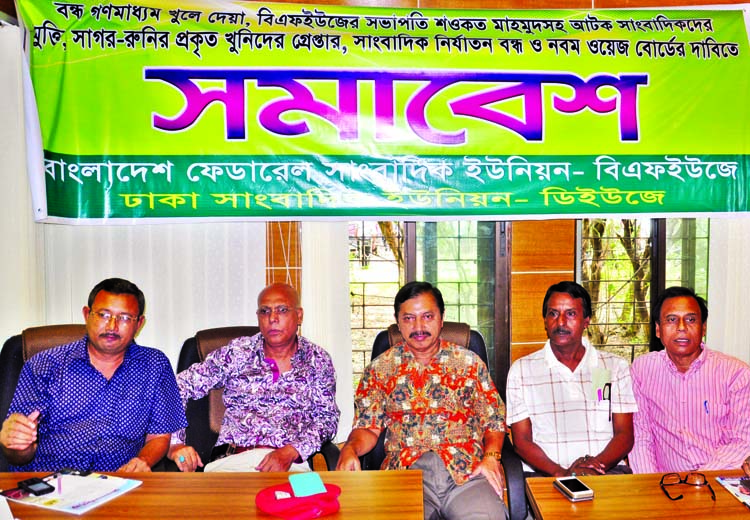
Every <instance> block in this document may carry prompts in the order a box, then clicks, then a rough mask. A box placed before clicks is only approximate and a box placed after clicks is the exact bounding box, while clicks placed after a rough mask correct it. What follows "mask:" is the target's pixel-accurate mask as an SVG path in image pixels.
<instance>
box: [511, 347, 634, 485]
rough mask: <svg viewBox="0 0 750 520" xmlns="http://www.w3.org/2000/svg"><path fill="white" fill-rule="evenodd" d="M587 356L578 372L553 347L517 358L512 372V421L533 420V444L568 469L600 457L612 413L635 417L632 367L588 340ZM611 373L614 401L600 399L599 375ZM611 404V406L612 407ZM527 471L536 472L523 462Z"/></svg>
mask: <svg viewBox="0 0 750 520" xmlns="http://www.w3.org/2000/svg"><path fill="white" fill-rule="evenodd" d="M583 345H584V347H585V348H586V353H585V354H584V356H583V358H582V359H581V361H580V363H578V366H577V367H576V369H575V370H574V371H572V372H571V370H570V369H569V368H568V367H566V366H565V365H563V364H562V363H560V361H558V360H557V358H556V357H555V354H554V353H553V352H552V348H551V347H550V344H549V340H548V341H547V343H546V345H545V346H544V348H543V349H541V350H538V351H536V352H534V353H532V354H529V355H528V356H524V357H522V358H521V359H519V360H517V361H516V362H515V363H513V365H512V366H511V367H510V371H509V372H508V387H507V407H508V414H507V417H506V421H507V423H508V424H509V425H510V426H511V427H513V424H514V423H517V422H519V421H523V420H524V419H527V418H528V419H530V420H531V431H532V434H533V436H534V437H533V441H534V444H536V445H538V446H539V447H540V448H541V449H542V450H543V451H544V453H545V454H546V455H547V457H549V458H550V459H551V460H553V461H554V462H555V463H557V464H559V465H561V466H563V467H565V468H567V467H569V466H570V465H571V464H573V462H574V461H575V460H576V459H577V458H578V457H581V456H583V455H587V454H592V455H597V454H599V453H601V452H602V451H603V450H604V448H606V447H607V445H608V444H609V442H610V441H611V440H612V437H613V436H614V430H613V427H612V424H613V423H612V420H611V418H610V411H611V413H633V412H635V411H636V409H637V408H636V404H635V398H634V397H633V388H632V383H631V380H630V371H629V369H628V363H627V361H625V360H624V359H623V358H621V357H619V356H616V355H614V354H610V353H609V352H603V351H600V350H596V348H594V347H593V346H592V345H591V343H590V342H589V341H588V339H586V338H583ZM605 371H608V376H609V382H610V384H611V389H610V396H609V397H610V398H611V400H608V399H600V398H599V397H598V396H597V395H596V390H595V389H594V373H595V372H599V373H605ZM610 406H611V408H610ZM524 469H525V470H526V471H534V469H533V468H532V467H530V466H528V465H527V464H525V463H524Z"/></svg>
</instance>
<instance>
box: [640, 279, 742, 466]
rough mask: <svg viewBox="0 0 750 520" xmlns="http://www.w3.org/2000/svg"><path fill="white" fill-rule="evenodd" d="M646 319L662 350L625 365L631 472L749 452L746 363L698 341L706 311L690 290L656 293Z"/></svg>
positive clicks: (727, 462)
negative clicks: (631, 395)
mask: <svg viewBox="0 0 750 520" xmlns="http://www.w3.org/2000/svg"><path fill="white" fill-rule="evenodd" d="M651 316H652V318H653V320H654V325H655V327H656V329H655V330H656V337H657V338H659V339H660V340H661V343H662V345H664V350H662V351H658V352H650V353H648V354H645V355H643V356H640V357H638V358H636V360H635V361H634V362H633V366H632V374H633V389H634V390H635V398H636V401H638V413H637V414H635V447H634V448H633V452H632V453H631V454H630V464H631V466H632V467H633V470H634V471H635V472H636V473H657V472H658V473H667V472H681V471H696V470H718V469H734V468H737V467H739V466H740V465H741V464H742V463H743V460H745V456H746V455H747V454H748V453H750V367H748V365H747V364H745V363H743V362H742V361H740V360H739V359H736V358H733V357H731V356H727V355H726V354H722V353H721V352H717V351H715V350H710V349H708V348H706V347H705V346H704V345H703V337H704V335H705V334H706V320H707V319H708V308H707V307H706V302H705V300H703V298H701V297H700V296H697V295H696V294H695V292H693V291H692V290H691V289H688V288H686V287H670V288H669V289H667V290H666V291H664V292H663V293H662V294H661V295H659V298H658V299H657V301H656V304H655V305H654V308H653V310H652V313H651ZM749 469H750V468H749Z"/></svg>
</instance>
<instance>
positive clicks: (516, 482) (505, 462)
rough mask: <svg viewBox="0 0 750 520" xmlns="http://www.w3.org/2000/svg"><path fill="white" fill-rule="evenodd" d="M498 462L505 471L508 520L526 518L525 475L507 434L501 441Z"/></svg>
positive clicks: (522, 519)
mask: <svg viewBox="0 0 750 520" xmlns="http://www.w3.org/2000/svg"><path fill="white" fill-rule="evenodd" d="M500 462H501V464H502V466H503V471H504V473H505V485H506V486H507V488H508V503H507V506H508V515H509V518H510V520H524V519H525V518H526V477H525V476H524V474H523V464H522V463H521V458H520V457H519V456H518V454H517V453H516V450H515V448H514V447H513V443H512V442H511V441H510V438H509V437H508V436H507V435H506V437H505V441H504V442H503V451H502V459H501V461H500Z"/></svg>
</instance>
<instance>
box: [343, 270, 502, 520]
mask: <svg viewBox="0 0 750 520" xmlns="http://www.w3.org/2000/svg"><path fill="white" fill-rule="evenodd" d="M394 309H395V316H396V321H397V323H398V327H399V330H400V331H401V335H402V336H403V337H404V342H402V343H399V344H398V345H394V346H393V347H392V348H390V349H389V350H388V351H386V352H385V353H383V354H381V355H380V356H378V357H377V358H376V359H375V360H374V361H373V362H372V363H371V364H370V366H368V367H367V369H366V370H365V373H364V375H363V376H362V380H361V381H360V383H359V388H358V389H357V393H356V396H355V408H356V410H355V414H356V415H355V418H354V427H353V430H352V432H351V434H350V435H349V439H348V440H347V442H346V444H345V445H344V446H343V448H342V449H341V456H340V458H339V464H338V467H337V469H339V470H349V471H354V470H359V469H360V464H359V458H358V457H360V456H361V455H364V454H366V453H368V452H369V451H370V450H372V449H373V447H374V446H375V444H376V443H377V440H378V437H379V435H380V432H381V431H382V430H383V428H387V429H388V430H387V433H386V438H385V451H386V457H385V460H384V461H383V469H406V468H413V469H420V470H422V474H423V483H424V517H425V519H430V518H433V517H439V518H445V519H446V520H451V519H461V520H472V519H475V518H476V519H479V518H483V519H484V518H490V519H493V520H494V519H502V518H507V510H506V508H505V505H504V504H503V502H502V498H501V497H502V493H503V487H504V483H503V477H502V473H501V472H500V451H501V449H502V444H503V439H504V436H505V417H504V416H505V405H504V404H503V402H502V400H501V399H500V396H499V395H498V393H497V389H496V388H495V385H494V384H493V382H492V379H491V378H490V374H489V371H488V370H487V366H486V365H485V364H484V362H483V361H482V360H481V359H480V358H479V356H477V355H476V354H474V353H473V352H471V351H470V350H467V349H465V348H462V347H459V346H457V345H454V344H452V343H448V342H447V341H444V340H443V339H441V338H440V332H441V330H442V328H443V314H444V312H445V304H444V302H443V296H442V294H441V293H440V291H439V290H438V289H437V288H436V287H433V286H432V285H431V284H429V283H426V282H410V283H408V284H406V285H405V286H404V287H402V288H401V290H399V292H398V294H397V295H396V299H395V303H394Z"/></svg>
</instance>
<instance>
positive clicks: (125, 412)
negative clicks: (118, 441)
mask: <svg viewBox="0 0 750 520" xmlns="http://www.w3.org/2000/svg"><path fill="white" fill-rule="evenodd" d="M118 404H119V406H118V407H117V408H118V409H117V411H116V412H115V414H114V417H115V428H116V432H117V435H118V436H119V437H120V438H124V439H131V440H137V439H140V438H143V436H144V435H145V434H146V433H147V432H146V428H147V426H148V420H149V417H148V413H149V409H148V407H145V406H143V402H142V401H140V400H137V399H122V400H121V401H120V402H119V403H118Z"/></svg>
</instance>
